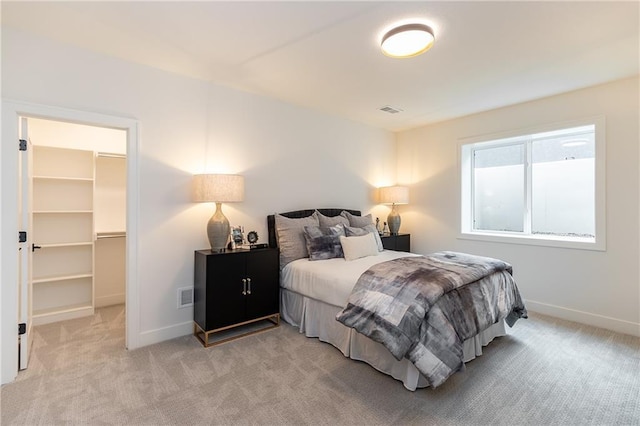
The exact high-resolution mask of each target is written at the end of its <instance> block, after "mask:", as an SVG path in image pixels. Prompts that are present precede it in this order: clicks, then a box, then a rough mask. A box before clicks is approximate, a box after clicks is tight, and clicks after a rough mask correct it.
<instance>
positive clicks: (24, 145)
mask: <svg viewBox="0 0 640 426" xmlns="http://www.w3.org/2000/svg"><path fill="white" fill-rule="evenodd" d="M26 150H27V141H26V140H25V139H20V151H26Z"/></svg>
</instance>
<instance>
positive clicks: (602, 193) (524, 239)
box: [458, 116, 606, 251]
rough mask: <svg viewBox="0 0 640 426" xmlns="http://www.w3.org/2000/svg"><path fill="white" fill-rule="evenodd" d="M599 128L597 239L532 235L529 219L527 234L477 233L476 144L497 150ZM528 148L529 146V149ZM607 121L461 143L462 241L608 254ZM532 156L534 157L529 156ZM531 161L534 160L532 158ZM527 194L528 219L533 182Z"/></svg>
mask: <svg viewBox="0 0 640 426" xmlns="http://www.w3.org/2000/svg"><path fill="white" fill-rule="evenodd" d="M588 125H594V126H595V130H594V133H595V188H594V190H595V239H585V238H577V237H566V236H553V235H535V234H531V233H530V232H531V228H530V226H531V220H530V218H529V217H525V224H524V232H522V233H520V232H501V231H478V230H474V229H473V191H472V188H473V173H472V171H473V160H472V158H471V152H472V148H473V147H474V145H476V144H481V143H482V144H483V145H482V146H483V147H489V146H490V144H488V142H491V141H495V145H496V146H504V145H505V144H508V143H509V142H510V141H509V140H510V139H511V142H515V141H522V140H524V139H525V138H526V137H527V136H530V135H532V134H536V133H544V132H551V131H557V130H563V129H568V128H573V127H580V126H588ZM525 146H527V145H525ZM605 153H606V142H605V118H604V117H603V116H598V117H590V118H584V119H580V120H574V121H569V122H562V123H555V124H547V125H540V126H535V127H532V128H527V129H520V130H513V131H509V132H502V133H494V134H490V135H482V136H475V137H469V138H463V139H460V140H458V172H459V173H458V176H459V177H460V185H459V186H458V187H459V189H460V194H459V197H458V199H459V201H460V208H459V209H458V211H459V213H460V217H459V221H458V223H459V224H460V228H459V235H458V238H459V239H467V240H478V241H488V242H498V243H512V244H526V245H535V246H548V247H562V248H571V249H582V250H598V251H605V250H606V190H605V188H606V187H605V183H606V182H605V164H606V159H605ZM529 154H531V153H529ZM528 158H531V156H530V155H529V156H528ZM529 169H530V165H529V164H525V173H530V170H529ZM526 182H527V188H526V191H525V211H526V213H525V215H526V216H529V214H530V211H531V180H530V179H527V180H526Z"/></svg>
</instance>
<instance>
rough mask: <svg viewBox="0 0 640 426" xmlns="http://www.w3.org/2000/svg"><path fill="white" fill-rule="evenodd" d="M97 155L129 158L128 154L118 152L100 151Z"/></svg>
mask: <svg viewBox="0 0 640 426" xmlns="http://www.w3.org/2000/svg"><path fill="white" fill-rule="evenodd" d="M96 155H97V156H98V157H105V158H122V159H126V158H127V156H126V154H116V153H113V152H98V153H97V154H96Z"/></svg>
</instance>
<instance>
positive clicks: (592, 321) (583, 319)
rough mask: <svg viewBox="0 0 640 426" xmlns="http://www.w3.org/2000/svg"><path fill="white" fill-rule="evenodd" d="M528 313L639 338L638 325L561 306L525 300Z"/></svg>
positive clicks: (639, 328)
mask: <svg viewBox="0 0 640 426" xmlns="http://www.w3.org/2000/svg"><path fill="white" fill-rule="evenodd" d="M524 303H525V306H526V307H527V310H528V311H531V312H537V313H540V314H544V315H549V316H552V317H556V318H561V319H564V320H568V321H574V322H579V323H581V324H587V325H592V326H594V327H600V328H605V329H607V330H611V331H615V332H618V333H623V334H630V335H632V336H638V337H640V323H634V322H631V321H625V320H621V319H617V318H611V317H606V316H603V315H597V314H591V313H589V312H583V311H578V310H575V309H569V308H564V307H562V306H555V305H549V304H547V303H540V302H536V301H533V300H525V302H524Z"/></svg>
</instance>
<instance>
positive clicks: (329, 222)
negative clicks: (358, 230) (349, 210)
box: [316, 210, 350, 228]
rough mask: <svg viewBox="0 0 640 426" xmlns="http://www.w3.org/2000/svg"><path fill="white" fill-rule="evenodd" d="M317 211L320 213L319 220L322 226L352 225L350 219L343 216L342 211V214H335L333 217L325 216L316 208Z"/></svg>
mask: <svg viewBox="0 0 640 426" xmlns="http://www.w3.org/2000/svg"><path fill="white" fill-rule="evenodd" d="M316 213H318V220H319V221H320V226H322V227H324V228H328V227H330V226H336V225H344V226H350V223H349V219H347V218H346V217H344V216H342V213H341V215H340V216H333V217H331V216H325V215H323V214H322V213H320V212H319V211H317V210H316Z"/></svg>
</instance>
